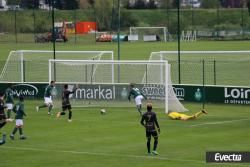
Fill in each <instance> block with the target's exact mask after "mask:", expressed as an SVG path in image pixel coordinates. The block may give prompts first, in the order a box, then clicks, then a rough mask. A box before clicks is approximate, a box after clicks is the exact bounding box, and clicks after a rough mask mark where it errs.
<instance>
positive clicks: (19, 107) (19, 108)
mask: <svg viewBox="0 0 250 167" xmlns="http://www.w3.org/2000/svg"><path fill="white" fill-rule="evenodd" d="M23 101H24V98H23V96H20V97H19V102H18V103H17V104H15V106H14V107H13V112H15V113H16V117H15V119H16V127H15V128H14V129H13V131H12V133H11V134H10V138H11V139H12V140H14V135H15V133H16V132H17V130H19V134H20V140H25V139H26V137H25V136H24V135H23V117H24V116H26V114H25V112H24V102H23Z"/></svg>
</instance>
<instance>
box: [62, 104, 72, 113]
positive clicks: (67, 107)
mask: <svg viewBox="0 0 250 167" xmlns="http://www.w3.org/2000/svg"><path fill="white" fill-rule="evenodd" d="M70 109H71V104H66V105H63V106H62V110H63V111H65V110H70Z"/></svg>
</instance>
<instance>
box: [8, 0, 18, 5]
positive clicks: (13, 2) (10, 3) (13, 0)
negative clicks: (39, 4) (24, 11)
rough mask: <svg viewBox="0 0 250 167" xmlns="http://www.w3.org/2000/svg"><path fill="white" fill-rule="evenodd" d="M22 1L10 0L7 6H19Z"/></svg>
mask: <svg viewBox="0 0 250 167" xmlns="http://www.w3.org/2000/svg"><path fill="white" fill-rule="evenodd" d="M20 2H21V0H8V1H7V4H8V5H19V4H20Z"/></svg>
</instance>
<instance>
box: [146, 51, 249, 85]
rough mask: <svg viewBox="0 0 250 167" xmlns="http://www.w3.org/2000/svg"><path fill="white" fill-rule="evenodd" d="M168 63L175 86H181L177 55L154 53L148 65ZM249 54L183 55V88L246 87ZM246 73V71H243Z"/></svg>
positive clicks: (173, 52) (233, 52)
mask: <svg viewBox="0 0 250 167" xmlns="http://www.w3.org/2000/svg"><path fill="white" fill-rule="evenodd" d="M153 60H162V61H164V60H167V61H168V63H169V64H171V69H172V70H171V76H172V82H173V83H175V84H177V83H179V62H178V52H177V51H159V52H152V53H151V54H150V57H149V61H153ZM249 65H250V51H180V79H181V83H182V84H189V85H190V84H196V85H201V84H202V83H203V78H202V77H203V69H204V76H205V84H206V85H233V86H235V85H237V86H247V85H246V84H245V83H247V82H249V81H248V78H249V77H248V76H247V74H249V70H248V69H249ZM242 69H244V71H243V70H242Z"/></svg>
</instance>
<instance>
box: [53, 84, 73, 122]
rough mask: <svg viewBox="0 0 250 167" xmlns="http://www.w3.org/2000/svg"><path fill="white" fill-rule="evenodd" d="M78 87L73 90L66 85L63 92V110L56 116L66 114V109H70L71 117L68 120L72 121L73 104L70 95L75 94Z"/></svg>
mask: <svg viewBox="0 0 250 167" xmlns="http://www.w3.org/2000/svg"><path fill="white" fill-rule="evenodd" d="M76 89H77V86H76V87H75V88H74V89H73V90H72V91H70V90H69V89H68V85H64V89H63V92H62V112H58V113H57V114H56V117H57V118H59V117H60V116H61V115H65V111H66V110H68V111H69V119H68V121H69V122H71V118H72V111H71V108H72V107H71V104H70V101H69V95H70V94H73V93H74V92H75V91H76Z"/></svg>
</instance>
